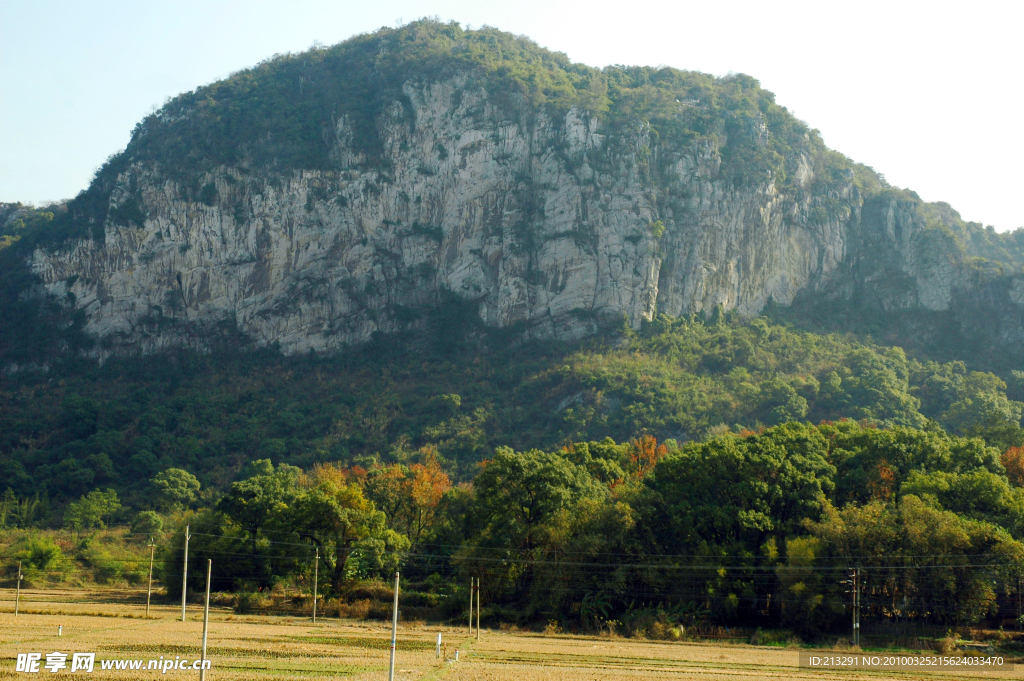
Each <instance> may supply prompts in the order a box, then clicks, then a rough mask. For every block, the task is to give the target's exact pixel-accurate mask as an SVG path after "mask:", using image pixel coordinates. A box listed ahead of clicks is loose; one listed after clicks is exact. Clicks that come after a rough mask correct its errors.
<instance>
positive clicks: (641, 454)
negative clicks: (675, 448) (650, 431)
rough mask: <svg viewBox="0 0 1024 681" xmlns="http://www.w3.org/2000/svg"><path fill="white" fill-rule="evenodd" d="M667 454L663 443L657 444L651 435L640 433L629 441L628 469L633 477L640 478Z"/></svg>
mask: <svg viewBox="0 0 1024 681" xmlns="http://www.w3.org/2000/svg"><path fill="white" fill-rule="evenodd" d="M666 454H668V449H667V448H666V447H665V445H659V444H658V440H657V439H655V437H654V436H653V435H642V436H640V437H639V438H636V439H635V440H633V441H632V442H630V443H629V470H630V473H632V475H633V477H635V478H642V477H644V476H646V475H647V474H648V473H650V472H651V471H652V470H654V467H655V466H656V465H657V464H658V462H659V461H661V460H662V459H663V458H664V457H665V455H666Z"/></svg>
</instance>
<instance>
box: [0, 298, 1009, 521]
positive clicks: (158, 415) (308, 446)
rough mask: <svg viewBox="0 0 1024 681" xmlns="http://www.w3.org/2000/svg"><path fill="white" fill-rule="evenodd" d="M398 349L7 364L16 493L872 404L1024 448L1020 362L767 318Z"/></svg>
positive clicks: (675, 431) (66, 493)
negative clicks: (888, 343) (584, 339)
mask: <svg viewBox="0 0 1024 681" xmlns="http://www.w3.org/2000/svg"><path fill="white" fill-rule="evenodd" d="M445 347H447V346H445ZM401 348H402V344H401V343H399V342H394V343H385V342H382V343H380V344H378V345H370V346H366V347H363V348H354V349H352V350H351V351H350V352H348V353H346V354H344V355H342V356H336V357H328V358H319V357H292V358H285V357H281V356H280V355H279V354H277V353H274V352H271V351H264V352H258V353H245V354H241V355H238V354H236V355H233V356H232V355H207V356H202V355H191V354H177V355H176V354H170V355H165V356H162V357H161V358H160V359H159V360H147V359H137V358H125V359H111V360H109V361H108V362H107V363H105V364H104V365H103V366H96V365H91V364H87V363H82V364H79V365H69V366H64V367H61V369H60V374H61V375H60V377H59V378H58V377H54V378H51V376H50V375H49V374H46V373H38V372H24V373H14V374H9V375H7V376H4V377H2V378H0V478H2V480H3V486H4V488H6V487H10V488H11V489H12V491H13V493H14V494H15V495H16V496H17V497H19V498H22V499H24V498H31V497H34V496H35V495H39V496H40V498H42V497H48V498H49V500H50V502H51V503H50V505H49V510H48V513H49V514H50V515H53V516H55V519H57V520H59V517H60V511H61V508H62V507H63V505H64V504H66V503H68V502H69V501H71V500H73V499H77V498H78V497H80V496H81V495H83V494H85V493H87V492H89V491H90V490H92V489H97V488H99V489H106V488H107V487H110V488H112V489H115V490H116V491H117V493H118V495H119V496H120V498H121V500H122V502H123V503H124V504H125V505H126V506H127V507H129V508H138V507H140V506H141V505H143V504H144V503H145V499H146V497H147V495H148V494H149V488H148V481H149V480H150V479H152V478H153V476H155V475H156V474H157V473H158V472H160V471H163V470H166V469H168V468H182V469H185V470H188V471H190V472H191V473H193V474H194V475H195V476H196V477H197V478H198V479H199V480H200V482H202V484H203V487H204V489H209V490H211V491H212V490H218V491H223V490H225V489H226V488H227V486H228V485H229V484H230V483H231V482H232V481H233V480H235V479H236V477H237V475H238V471H239V470H240V469H241V468H242V466H243V465H244V464H245V463H246V462H247V461H250V460H253V459H271V460H272V461H274V462H275V463H287V464H290V465H293V466H299V467H301V468H304V469H307V470H310V469H312V467H313V466H314V465H315V464H317V463H321V462H336V461H341V462H343V463H344V464H345V465H359V466H362V467H363V468H367V469H369V468H372V467H373V466H374V464H375V463H381V464H387V463H394V462H397V461H399V460H402V459H403V457H408V456H410V455H411V454H412V453H414V452H416V451H418V450H419V449H420V448H422V447H424V446H428V445H432V446H434V447H436V448H437V451H438V454H439V456H440V457H442V459H443V460H444V461H445V466H446V470H447V471H448V473H449V475H451V476H452V478H453V479H454V480H456V481H466V480H469V479H470V478H472V477H473V475H475V470H476V464H477V463H478V462H479V461H482V460H484V459H487V458H490V457H493V456H494V454H495V452H496V451H497V448H498V447H499V446H509V447H512V448H514V449H517V450H526V449H532V448H539V449H544V450H549V451H550V450H555V449H558V448H559V447H561V446H562V445H564V444H566V443H568V442H579V441H590V440H600V439H602V438H604V437H612V438H613V439H615V440H616V441H619V442H622V441H626V440H629V439H631V438H634V437H637V436H640V435H652V436H654V437H656V438H657V439H658V440H659V441H664V440H670V439H671V440H676V441H678V442H686V441H691V440H701V439H705V438H707V437H708V436H711V435H714V434H717V433H721V432H725V431H737V430H741V429H743V428H748V429H751V430H758V429H760V428H762V427H765V426H771V425H775V424H778V423H783V422H787V421H790V420H800V421H810V422H813V423H816V422H819V421H821V420H836V419H839V418H853V419H856V420H860V419H867V420H869V421H871V422H873V423H875V424H877V425H879V426H882V427H888V426H895V425H902V426H908V427H914V428H921V429H933V428H942V429H945V430H946V431H948V432H951V433H955V434H959V435H976V436H980V437H983V438H984V439H985V440H986V442H987V443H988V444H989V445H991V446H994V447H996V448H998V449H999V450H1000V451H1005V450H1006V449H1007V448H1009V447H1011V446H1020V445H1024V431H1022V430H1021V428H1020V426H1019V420H1020V417H1021V407H1022V405H1021V403H1020V402H1018V401H1017V399H1020V398H1022V397H1024V382H1022V381H1021V380H1020V376H1019V372H1018V373H1009V374H1008V375H1006V376H1005V379H1006V381H1004V378H1000V377H998V376H996V375H994V374H991V373H986V372H977V371H971V370H970V369H969V368H968V367H967V366H966V365H965V364H964V363H962V362H947V363H938V362H931V361H922V360H919V359H915V358H913V357H908V356H907V355H906V354H905V353H904V352H903V351H902V350H900V349H899V348H894V347H879V346H876V345H873V344H870V343H866V342H861V341H857V340H855V339H852V338H850V337H846V336H839V335H818V334H813V333H806V332H801V331H797V330H794V329H793V328H791V327H787V326H784V325H781V324H773V323H771V322H769V321H767V320H765V319H760V318H759V319H754V320H750V321H744V320H740V319H737V318H734V317H733V316H731V315H727V314H724V315H713V316H711V317H708V318H703V317H693V318H682V319H676V320H671V319H668V318H666V317H659V318H658V319H657V320H656V321H655V322H654V323H651V324H647V325H645V327H644V328H643V329H642V331H641V332H639V333H633V332H630V331H628V330H623V331H622V333H621V334H620V335H618V336H616V337H614V338H609V339H607V340H603V339H596V340H593V341H591V342H588V343H587V344H585V345H583V346H565V345H542V344H530V345H524V346H513V347H502V346H500V345H496V346H495V347H492V348H491V349H490V350H488V351H484V352H480V351H474V350H473V349H471V348H465V347H462V348H460V350H459V352H460V354H459V355H458V356H454V355H449V354H446V352H445V351H444V350H438V351H436V352H416V351H410V350H403V349H401ZM466 357H469V358H470V359H469V360H468V361H467V360H466ZM50 515H46V514H42V513H40V514H38V515H37V520H38V521H40V522H51V521H52V520H53V518H50Z"/></svg>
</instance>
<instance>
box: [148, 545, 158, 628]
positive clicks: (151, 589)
mask: <svg viewBox="0 0 1024 681" xmlns="http://www.w3.org/2000/svg"><path fill="white" fill-rule="evenodd" d="M155 551H156V543H150V545H149V586H148V587H146V619H149V599H150V597H151V596H152V595H153V553H154V552H155Z"/></svg>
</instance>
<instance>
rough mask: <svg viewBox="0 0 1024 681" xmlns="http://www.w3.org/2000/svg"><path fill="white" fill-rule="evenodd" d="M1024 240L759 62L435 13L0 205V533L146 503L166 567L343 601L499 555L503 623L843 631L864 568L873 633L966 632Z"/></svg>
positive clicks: (1005, 597) (997, 486) (143, 527)
mask: <svg viewBox="0 0 1024 681" xmlns="http://www.w3.org/2000/svg"><path fill="white" fill-rule="evenodd" d="M1021 239H1022V237H1021V233H1020V232H1017V233H1014V234H1010V235H997V234H994V233H992V232H991V231H989V230H985V229H982V228H981V226H980V225H974V224H969V223H964V222H963V221H962V220H960V218H959V216H958V215H956V213H955V212H954V211H952V209H950V208H949V207H948V206H944V205H943V204H931V205H929V204H924V203H922V202H921V201H920V200H919V199H918V198H917V196H916V195H914V194H913V193H912V192H909V191H906V190H898V189H895V188H892V187H890V186H888V185H887V184H886V183H885V182H884V181H883V180H882V178H881V177H879V176H878V175H877V174H875V173H874V172H873V171H872V170H871V169H869V168H866V167H864V166H860V165H857V164H854V163H852V162H850V161H849V160H848V159H846V158H845V157H843V156H841V155H840V154H837V153H836V152H833V151H830V150H828V149H827V148H825V147H824V145H823V144H822V143H821V140H820V138H819V137H818V136H817V134H816V133H815V132H814V131H813V130H809V129H808V128H807V127H806V126H805V125H804V124H803V123H801V122H799V121H797V120H795V119H794V118H793V117H792V116H791V115H789V114H788V112H786V111H785V109H784V108H782V107H781V106H779V105H778V104H776V103H775V102H774V98H773V97H772V95H771V93H768V92H766V91H764V90H763V89H761V88H760V86H759V85H758V84H757V82H756V81H754V80H753V79H751V78H748V77H746V76H730V77H727V78H721V79H716V78H712V77H710V76H707V75H704V74H695V73H688V72H682V71H676V70H673V69H650V68H639V67H637V68H633V67H613V68H608V69H604V70H596V69H590V68H588V67H584V66H580V65H575V64H572V63H570V62H569V61H568V60H567V59H565V58H564V57H563V56H561V55H558V54H556V53H551V52H548V51H545V50H543V49H541V48H539V47H537V46H536V45H534V44H532V43H530V42H529V41H527V40H524V39H520V38H514V37H512V36H509V35H507V34H503V33H501V32H498V31H495V30H493V29H484V30H481V31H462V30H461V29H460V28H458V27H457V26H454V25H445V24H438V23H434V22H417V23H416V24H411V25H409V26H406V27H403V28H402V29H397V30H391V29H384V30H382V31H380V32H378V33H375V34H372V35H368V36H360V37H357V38H354V39H353V40H351V41H348V42H346V43H343V44H341V45H338V46H335V47H332V48H328V49H316V50H312V51H310V52H308V53H304V54H302V55H287V56H284V57H278V58H275V59H273V60H270V61H268V62H265V63H263V64H261V65H259V66H257V67H256V68H254V69H251V70H248V71H245V72H242V73H239V74H235V75H234V76H232V77H231V78H229V79H227V80H225V81H222V82H219V83H215V84H213V85H211V86H208V87H205V88H200V89H199V90H197V91H196V92H193V93H188V94H186V95H182V96H181V97H179V98H176V99H175V100H173V101H172V102H170V103H169V104H168V105H167V106H165V107H164V108H163V109H162V110H161V111H160V112H158V113H157V114H155V115H154V116H152V117H150V118H147V119H146V120H145V121H143V122H142V123H141V124H140V126H139V127H138V128H137V130H136V131H135V134H134V135H133V138H132V141H131V143H130V144H129V147H128V149H126V151H125V152H124V153H122V154H119V155H117V156H115V157H113V158H112V159H111V160H110V161H109V162H108V164H107V165H105V166H104V167H103V168H102V169H101V170H100V171H99V173H98V174H97V177H96V179H95V181H94V182H93V183H92V185H90V187H89V188H88V189H87V190H86V191H85V192H83V193H82V194H81V195H80V196H79V197H76V198H75V199H73V200H72V201H69V202H68V203H67V204H63V205H56V206H51V207H47V208H44V209H36V208H30V207H24V206H20V205H3V206H0V363H2V369H3V371H2V373H0V475H2V478H3V482H2V483H0V487H9V488H10V489H9V490H8V491H7V492H6V493H5V495H4V496H3V497H2V499H0V528H2V527H4V526H14V527H17V528H18V532H20V533H21V534H19V536H18V537H17V538H16V539H15V540H13V541H14V543H13V544H12V546H13V547H14V548H13V549H12V550H13V551H15V552H17V555H18V557H19V558H20V559H23V560H25V561H26V562H27V563H28V564H29V568H30V569H32V570H35V571H36V572H35V573H34V574H35V575H36V577H35V578H37V579H41V580H42V579H46V578H47V577H46V575H48V574H51V573H50V572H48V569H49V568H47V565H49V564H50V563H48V562H47V561H51V562H52V561H56V563H54V564H58V563H59V564H60V565H71V563H67V562H66V563H60V561H61V560H65V559H68V558H67V555H65V554H64V553H62V552H65V549H67V553H68V554H70V555H73V556H74V559H73V560H74V561H77V563H75V564H80V565H81V566H86V565H88V564H89V562H90V561H95V562H96V564H100V563H101V562H103V561H107V562H116V561H117V560H121V559H118V558H116V557H115V558H111V556H110V555H106V554H105V553H104V552H100V551H95V552H90V550H89V543H88V541H89V540H88V536H86V539H85V543H84V544H76V545H75V546H73V547H70V548H69V547H64V548H61V547H60V546H57V545H56V544H54V542H53V541H51V540H50V539H47V538H45V537H43V538H41V537H38V536H35V535H33V532H34V529H33V528H38V527H40V526H48V525H53V524H58V525H63V526H65V527H67V528H69V529H70V530H73V531H74V532H75V533H76V535H77V534H78V533H86V535H88V533H90V532H91V531H93V530H95V529H96V528H99V527H102V526H104V525H106V524H110V523H115V522H121V521H126V520H131V521H132V522H133V526H134V527H136V528H137V529H138V532H140V533H142V534H144V535H147V536H148V535H149V534H153V533H156V532H159V527H160V526H161V524H162V523H167V525H168V527H169V528H170V529H171V530H172V531H173V532H174V533H175V534H174V539H173V540H172V541H171V543H170V544H168V543H167V542H164V543H163V546H164V548H163V549H162V550H163V551H164V554H165V555H164V561H165V569H166V570H167V571H168V572H167V573H166V574H167V575H171V574H177V573H176V572H175V571H176V570H177V571H180V565H178V564H176V563H175V562H174V561H175V560H177V558H176V556H178V555H179V553H178V552H177V550H176V544H175V543H174V542H178V541H180V540H181V534H180V529H181V528H180V527H179V526H180V525H182V524H185V523H188V522H192V523H193V527H194V528H195V527H203V528H206V529H207V530H208V531H207V532H204V533H202V534H198V535H197V539H196V544H195V546H194V549H193V550H194V551H195V552H196V555H198V556H199V558H200V561H201V558H202V557H203V556H204V555H207V554H209V555H211V556H212V555H217V556H219V558H218V560H219V561H225V563H226V564H225V570H224V571H223V572H220V573H219V575H220V576H219V577H218V579H220V580H221V581H222V583H221V584H219V585H218V588H236V589H240V590H242V591H245V592H249V591H252V590H253V589H257V588H262V587H263V586H269V585H271V584H274V583H282V584H289V585H291V586H292V587H294V588H300V587H302V585H304V584H306V583H307V580H308V574H307V571H308V560H307V558H308V556H307V555H306V554H307V553H308V552H307V551H306V546H305V545H308V546H309V547H313V546H317V547H319V548H321V549H323V551H322V554H321V555H322V556H323V557H324V560H325V561H326V564H325V568H326V569H328V570H329V572H330V574H331V577H330V592H331V593H332V594H333V595H336V596H338V597H340V598H347V597H348V596H346V595H345V594H349V595H351V594H352V593H353V592H352V591H351V588H350V587H352V585H353V584H354V583H356V582H357V581H358V580H361V579H375V578H379V577H380V576H381V575H382V574H386V573H388V572H389V571H391V570H393V568H394V567H395V566H396V565H401V566H403V570H404V571H405V572H406V573H407V574H411V575H412V576H413V577H414V578H415V579H419V580H422V585H425V588H427V589H428V591H429V594H428V595H424V596H423V598H424V599H426V600H427V601H430V602H431V603H434V604H435V605H437V604H438V603H442V602H446V603H447V602H455V600H454V599H450V600H449V601H444V599H443V598H442V596H446V595H447V596H451V595H452V594H453V593H454V591H453V589H454V588H455V587H454V585H455V584H460V583H463V582H464V581H465V580H464V578H465V577H466V576H467V575H469V574H479V573H480V572H481V571H483V572H484V573H485V574H486V575H487V581H488V583H489V584H493V585H494V589H495V591H494V594H493V600H492V603H493V604H494V605H493V607H494V610H493V611H492V616H493V617H494V618H495V619H506V620H508V619H512V620H519V621H529V622H533V621H537V620H542V619H547V618H555V619H558V620H560V621H563V622H565V623H567V624H569V625H571V626H574V627H582V628H585V629H594V628H599V627H608V626H614V625H613V624H609V622H615V621H618V622H620V623H622V625H623V626H624V627H625V628H626V630H627V631H629V632H641V631H644V632H648V633H651V632H656V631H661V632H662V634H665V633H666V632H668V631H673V630H676V629H678V628H679V627H681V626H697V627H701V626H704V625H708V626H710V625H712V624H717V623H728V624H730V625H731V624H734V623H737V622H740V623H750V622H763V623H764V624H765V625H772V626H783V625H784V626H792V627H796V628H799V629H801V630H803V631H824V630H831V629H832V628H835V627H837V626H839V623H840V622H841V620H843V618H844V617H845V615H844V614H843V613H842V598H843V597H842V595H841V591H840V587H839V586H838V579H833V577H834V576H836V575H835V574H834V573H836V570H838V571H839V572H842V570H844V569H845V567H846V566H847V565H849V561H850V560H851V559H852V558H857V559H859V560H860V559H862V561H863V562H864V564H866V565H870V566H871V567H872V569H873V570H877V571H878V574H879V575H880V579H881V580H882V581H881V582H880V583H881V584H882V586H880V587H878V591H876V592H874V596H873V597H874V598H875V601H874V602H873V603H874V604H873V605H871V606H870V607H873V608H874V611H873V612H874V615H875V616H877V617H878V618H881V619H883V620H885V621H889V620H891V619H894V618H895V619H904V620H910V621H914V622H924V623H930V624H933V625H936V626H939V625H949V624H962V623H972V622H978V621H980V620H982V619H983V618H985V617H995V616H996V615H999V614H1000V613H1002V614H1006V610H1007V607H1008V605H1007V604H1008V603H1010V600H1009V599H1010V598H1011V596H1013V595H1015V594H1016V591H1015V589H1017V588H1019V587H1017V586H1015V582H1014V580H1013V576H1014V575H1013V574H1012V571H1011V570H1010V568H1009V566H1010V565H1011V564H1012V565H1016V564H1018V563H1019V562H1020V558H1021V556H1022V555H1024V549H1022V547H1021V544H1020V543H1019V542H1020V540H1021V539H1024V536H1022V529H1021V528H1024V516H1022V512H1024V511H1022V509H1024V502H1022V497H1021V495H1022V492H1021V487H1020V486H1021V484H1022V483H1024V466H1022V461H1024V449H1021V447H1024V430H1022V428H1021V426H1020V419H1021V415H1022V409H1024V403H1022V401H1024V373H1022V372H1020V371H1016V369H1017V367H1019V366H1020V364H1019V359H1020V357H1021V348H1022V346H1024V344H1022V339H1024V323H1022V319H1024V317H1022V314H1021V309H1020V305H1021V300H1020V299H1021V294H1020V291H1022V290H1024V285H1022V281H1024V279H1022V278H1021V276H1020V275H1021V266H1022V261H1021V256H1020V249H1019V248H1018V244H1019V243H1020V241H1021ZM761 310H764V311H765V312H766V315H765V316H762V317H756V316H755V315H756V313H758V312H759V311H761ZM808 329H810V330H808ZM832 330H839V331H845V332H850V333H843V334H840V333H835V334H832V333H826V331H832ZM904 348H906V349H904ZM99 360H102V362H100V361H99ZM989 371H995V372H997V373H998V375H996V373H988V372H989ZM812 423H818V424H819V425H817V426H814V425H810V424H812ZM459 483H471V484H469V485H461V484H459ZM524 495H525V496H524ZM154 528H156V529H154ZM77 539H78V538H77V537H76V541H77ZM295 546H298V547H299V549H295V548H294V547H295ZM55 547H56V549H55ZM283 547H292V548H287V549H286V548H283ZM137 553H138V551H137V550H132V551H127V550H126V552H125V553H124V557H123V560H124V561H125V564H127V563H128V562H130V561H129V558H130V559H131V560H132V561H134V560H135V558H137V556H136V554H137ZM62 555H64V556H65V557H64V558H61V556H62ZM978 555H983V556H985V557H986V559H987V560H988V561H989V562H987V563H985V564H984V565H981V564H976V563H975V562H972V561H971V560H970V557H971V556H978ZM224 556H233V558H230V559H225V558H224ZM566 556H583V558H582V559H580V560H574V561H566V560H564V558H565V557H566ZM612 556H613V557H615V558H614V559H610V558H609V557H612ZM922 557H926V558H928V560H932V559H934V560H933V561H932V562H931V563H927V562H921V560H919V559H921V558H922ZM68 560H70V559H68ZM893 561H896V562H899V561H903V563H902V564H899V565H897V564H896V562H893ZM908 561H909V564H910V565H911V567H912V568H913V570H914V572H912V573H911V572H909V571H908V570H909V569H910V568H908V567H907V562H908ZM227 563H230V564H227ZM196 565H201V562H197V563H196ZM583 566H588V567H586V568H584V567H583ZM7 567H10V565H8V566H7ZM591 568H592V569H591ZM680 571H685V572H680ZM129 573H130V574H136V573H137V571H136V570H134V569H133V570H129V571H128V572H127V573H124V574H125V575H127V574H129ZM53 574H57V573H53ZM61 574H62V573H61ZM680 574H686V575H688V577H689V578H688V579H685V580H680V579H679V578H678V576H679V575H680ZM839 576H842V575H839ZM124 578H125V579H128V577H127V576H125V577H124ZM54 579H56V577H54ZM453 579H454V580H456V581H452V580H453ZM460 580H461V581H460ZM191 581H192V583H195V584H199V583H201V581H202V580H201V579H200V578H199V577H198V575H197V576H196V578H195V579H194V580H191ZM174 583H177V582H176V580H170V581H169V584H174ZM172 588H173V587H172ZM258 593H261V592H255V593H246V594H245V602H256V601H258V600H259V598H261V596H259V595H258ZM253 599H255V600H253ZM460 602H461V601H460ZM240 603H242V601H241V600H240ZM893 603H902V604H904V605H902V606H900V607H899V608H894V606H893V605H892V604H893ZM665 604H671V605H670V606H666V605H665ZM438 608H439V610H438V612H439V613H441V614H443V615H444V616H452V615H454V614H457V613H455V612H448V611H447V610H445V609H444V607H441V606H440V605H439V606H438ZM659 628H660V629H659Z"/></svg>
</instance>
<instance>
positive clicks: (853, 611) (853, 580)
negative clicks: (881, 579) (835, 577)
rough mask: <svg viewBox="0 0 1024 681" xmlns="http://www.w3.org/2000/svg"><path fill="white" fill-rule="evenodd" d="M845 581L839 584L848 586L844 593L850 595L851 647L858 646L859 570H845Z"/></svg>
mask: <svg viewBox="0 0 1024 681" xmlns="http://www.w3.org/2000/svg"><path fill="white" fill-rule="evenodd" d="M846 577H847V578H846V579H845V580H843V581H842V582H841V583H842V584H846V585H848V586H849V587H850V588H849V589H847V591H846V593H848V594H850V617H851V619H852V624H853V645H855V646H859V645H860V586H861V574H860V568H847V571H846Z"/></svg>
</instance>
